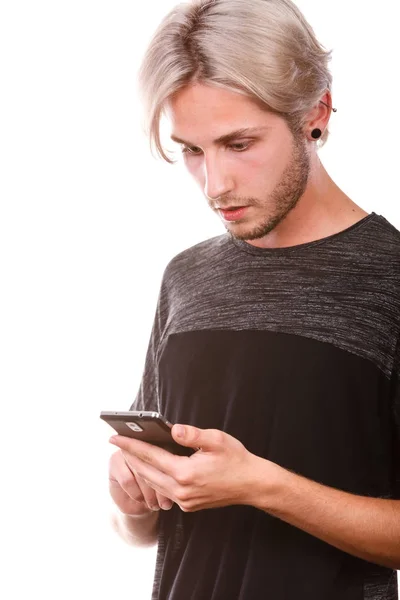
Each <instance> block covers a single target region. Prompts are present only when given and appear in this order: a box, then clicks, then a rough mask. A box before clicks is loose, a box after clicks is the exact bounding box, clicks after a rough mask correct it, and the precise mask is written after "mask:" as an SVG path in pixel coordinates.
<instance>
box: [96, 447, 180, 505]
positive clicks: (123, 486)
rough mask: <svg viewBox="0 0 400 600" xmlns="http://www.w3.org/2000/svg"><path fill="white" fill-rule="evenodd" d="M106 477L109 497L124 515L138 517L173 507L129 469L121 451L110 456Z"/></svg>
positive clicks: (166, 499)
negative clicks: (107, 478)
mask: <svg viewBox="0 0 400 600" xmlns="http://www.w3.org/2000/svg"><path fill="white" fill-rule="evenodd" d="M108 477H109V489H110V494H111V497H112V499H113V500H114V502H115V504H116V505H117V506H118V508H119V509H120V511H121V512H122V513H124V514H127V515H134V516H140V515H143V514H147V513H149V512H152V511H154V510H160V508H162V509H164V510H169V509H170V508H171V507H172V505H173V502H171V500H170V499H169V498H166V497H165V496H163V495H162V494H159V493H158V492H156V491H155V490H154V489H152V488H151V487H150V486H149V485H148V484H147V483H146V482H145V481H144V480H143V479H142V478H141V477H140V476H139V475H138V474H137V473H135V472H134V471H132V470H131V469H130V468H129V466H128V464H127V462H126V460H125V458H124V456H123V454H122V452H121V450H117V452H114V454H112V455H111V458H110V463H109V476H108Z"/></svg>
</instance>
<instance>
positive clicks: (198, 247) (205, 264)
mask: <svg viewBox="0 0 400 600" xmlns="http://www.w3.org/2000/svg"><path fill="white" fill-rule="evenodd" d="M228 243H229V242H228V235H227V234H222V235H218V236H215V237H212V238H209V239H207V240H204V241H202V242H199V243H197V244H194V245H193V246H190V247H189V248H186V249H185V250H183V251H182V252H179V253H178V254H176V255H175V256H174V257H173V258H172V259H171V260H170V261H169V262H168V264H167V266H166V268H165V271H164V278H165V279H166V280H169V279H170V278H174V277H177V276H178V277H179V276H185V275H186V274H188V273H189V272H192V271H193V270H197V271H198V270H199V269H204V270H206V271H210V269H212V268H213V267H214V266H215V264H216V262H217V261H218V262H219V261H220V260H221V259H223V255H224V254H225V252H229V249H228Z"/></svg>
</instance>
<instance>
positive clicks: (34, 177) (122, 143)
mask: <svg viewBox="0 0 400 600" xmlns="http://www.w3.org/2000/svg"><path fill="white" fill-rule="evenodd" d="M173 5H175V2H170V1H167V0H163V1H162V2H160V1H153V2H151V3H144V2H140V3H135V2H132V0H131V1H129V2H128V1H125V0H124V1H122V0H113V1H112V2H111V1H110V0H109V1H104V0H96V1H94V0H68V2H67V1H66V0H57V1H54V0H52V1H47V2H46V1H44V0H36V1H35V2H31V1H29V2H28V1H22V0H3V1H2V2H1V4H0V61H1V66H0V88H1V92H0V120H1V121H0V186H1V190H0V192H1V196H0V198H1V214H0V257H1V258H0V261H1V262H0V277H1V279H0V281H1V294H0V303H1V310H0V319H1V321H0V344H1V348H0V353H1V355H0V370H1V378H0V384H1V390H0V393H1V396H0V401H1V413H0V414H1V437H0V439H1V460H2V468H1V473H2V494H1V511H0V514H1V517H0V518H1V521H2V522H1V523H0V526H1V536H0V539H1V546H2V549H1V552H2V556H3V559H2V577H1V584H0V585H1V586H2V587H3V588H4V590H0V595H1V597H3V598H7V599H8V600H11V599H18V600H20V599H22V598H25V597H32V598H41V600H50V599H54V598H57V600H64V599H70V598H76V599H78V600H81V599H84V598H96V599H99V600H100V599H103V598H104V599H105V598H107V599H108V598H110V596H111V594H112V595H113V597H120V595H123V597H124V598H133V599H135V600H146V599H148V598H149V597H150V589H151V584H152V577H153V565H154V558H155V548H152V549H148V550H137V549H133V548H131V547H129V546H127V545H125V544H124V543H123V542H122V541H121V540H120V539H119V538H118V537H117V536H116V534H114V532H113V531H112V530H111V528H110V525H109V520H108V515H109V512H110V510H111V501H110V500H109V497H108V486H107V463H108V456H109V454H110V453H111V452H112V451H114V448H113V447H111V446H110V445H109V444H108V438H109V435H110V433H111V430H110V429H109V428H108V426H107V425H106V424H105V423H103V422H101V421H100V419H99V417H98V415H99V413H100V411H101V410H107V409H109V410H113V409H115V410H118V409H120V410H121V409H122V410H124V409H127V408H128V407H129V405H130V403H131V401H132V400H133V398H134V396H135V395H136V391H137V388H138V385H139V382H140V377H141V374H142V368H143V364H144V356H145V351H146V348H147V343H148V338H149V334H150V328H151V324H152V319H153V314H154V310H155V304H156V300H157V294H158V288H159V284H160V279H161V275H162V272H163V269H164V267H165V266H166V264H167V262H168V261H169V260H170V259H171V258H172V256H174V255H175V254H176V253H177V252H179V251H181V250H183V249H184V248H187V247H189V246H191V245H193V244H195V243H197V242H199V241H201V240H203V239H206V238H209V237H212V236H214V235H219V234H221V233H224V232H225V230H224V228H223V226H222V224H221V223H220V221H219V219H218V217H216V216H214V214H213V213H212V212H211V211H210V210H209V209H208V207H207V204H206V201H205V199H204V198H203V196H202V194H201V192H200V190H199V188H197V186H196V185H195V184H194V182H193V181H191V180H190V178H189V176H188V175H187V174H186V173H185V172H184V170H183V167H182V165H181V164H179V165H177V166H169V165H167V164H164V163H163V162H161V161H157V160H155V159H153V158H152V157H151V155H150V152H149V149H148V143H147V141H146V140H145V139H144V137H143V135H142V133H141V121H140V117H141V108H140V107H139V106H138V98H137V91H136V72H137V69H138V67H139V63H140V59H141V57H142V54H143V52H144V50H145V47H146V45H147V43H148V41H149V38H150V35H151V34H152V32H153V30H154V28H155V27H156V25H158V23H159V21H160V19H161V18H162V17H163V16H164V15H165V14H166V12H167V11H168V10H169V9H170V8H171V7H172V6H173ZM298 5H299V7H300V8H301V9H302V10H303V11H304V13H305V15H306V17H307V18H308V19H309V21H310V22H311V24H312V25H313V27H314V29H315V31H316V33H317V36H318V37H319V39H320V40H321V42H322V43H323V44H324V45H325V47H327V48H333V50H334V54H333V60H332V63H331V70H332V73H333V76H334V86H333V103H334V106H336V107H337V108H338V112H337V113H336V114H333V115H332V119H331V124H330V129H331V132H332V134H331V138H330V140H329V142H328V145H327V146H326V148H324V149H322V150H321V154H320V156H321V159H322V161H323V163H324V165H325V166H326V168H327V170H328V172H329V173H330V174H331V176H332V177H333V179H334V180H335V181H336V182H337V183H338V185H339V186H340V187H341V188H342V189H343V190H344V191H345V192H346V193H347V194H348V195H349V196H350V197H351V198H352V199H353V200H354V201H355V202H357V203H358V204H359V205H361V206H362V207H363V208H364V209H365V210H366V211H368V212H371V211H375V212H377V213H379V214H383V215H384V216H385V217H386V218H387V219H388V220H389V221H391V222H392V223H393V224H394V225H395V226H396V227H397V228H400V209H399V193H398V174H399V170H398V159H399V152H398V139H399V136H400V125H399V119H398V118H397V117H396V115H397V112H398V94H397V92H398V90H399V87H398V63H399V48H398V24H397V20H396V19H395V18H394V17H395V7H396V5H395V3H394V2H393V0H382V1H381V2H380V3H379V6H377V4H376V3H375V2H366V1H365V0H352V1H351V2H348V1H343V0H340V1H337V2H334V3H333V2H328V1H321V0H318V1H317V0H302V1H299V2H298Z"/></svg>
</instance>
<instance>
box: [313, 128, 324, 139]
mask: <svg viewBox="0 0 400 600" xmlns="http://www.w3.org/2000/svg"><path fill="white" fill-rule="evenodd" d="M321 135H322V131H321V130H320V129H313V130H312V132H311V137H313V138H314V140H318V138H320V137H321Z"/></svg>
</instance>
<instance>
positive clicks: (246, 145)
mask: <svg viewBox="0 0 400 600" xmlns="http://www.w3.org/2000/svg"><path fill="white" fill-rule="evenodd" d="M250 145H251V143H250V142H237V143H236V144H231V145H230V146H229V148H232V150H235V152H244V150H247V148H249V146H250Z"/></svg>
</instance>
